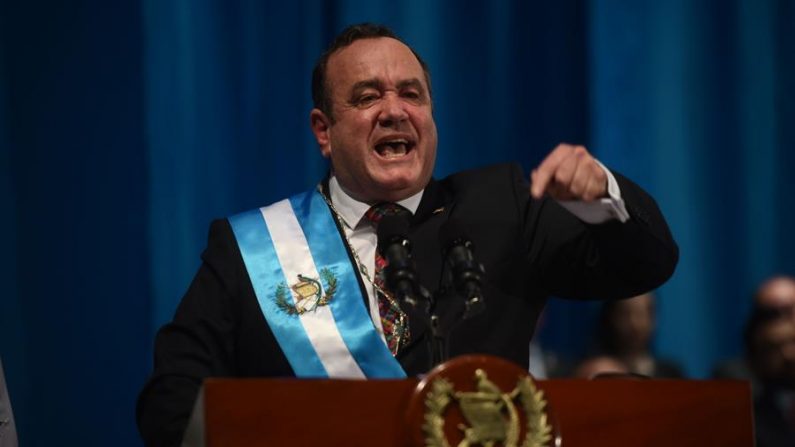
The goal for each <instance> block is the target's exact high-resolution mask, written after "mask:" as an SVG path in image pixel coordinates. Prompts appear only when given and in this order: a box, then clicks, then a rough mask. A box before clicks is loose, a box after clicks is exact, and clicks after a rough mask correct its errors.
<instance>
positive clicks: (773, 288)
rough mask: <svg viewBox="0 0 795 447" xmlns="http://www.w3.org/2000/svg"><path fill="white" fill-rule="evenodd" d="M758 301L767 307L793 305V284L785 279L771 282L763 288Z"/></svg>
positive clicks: (794, 303) (794, 285)
mask: <svg viewBox="0 0 795 447" xmlns="http://www.w3.org/2000/svg"><path fill="white" fill-rule="evenodd" d="M759 301H760V304H762V305H763V306H769V307H783V306H792V305H795V283H793V282H792V281H791V280H789V279H786V278H780V279H774V280H771V281H769V282H768V283H767V284H765V285H764V286H763V288H762V291H761V293H760V294H759Z"/></svg>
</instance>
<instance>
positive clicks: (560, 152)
mask: <svg viewBox="0 0 795 447" xmlns="http://www.w3.org/2000/svg"><path fill="white" fill-rule="evenodd" d="M567 148H568V145H564V144H559V145H558V147H556V148H555V149H554V150H553V151H552V152H551V153H550V154H549V155H547V158H545V159H544V161H542V162H541V164H540V165H538V168H536V169H535V170H534V171H533V174H532V175H531V177H530V179H531V182H532V185H531V187H530V194H532V196H533V198H535V199H540V198H541V196H543V195H544V192H545V191H546V190H547V186H548V185H549V182H550V180H551V179H552V178H553V177H554V175H555V171H556V170H557V168H558V166H559V165H560V163H561V162H562V161H563V159H564V158H566V151H567Z"/></svg>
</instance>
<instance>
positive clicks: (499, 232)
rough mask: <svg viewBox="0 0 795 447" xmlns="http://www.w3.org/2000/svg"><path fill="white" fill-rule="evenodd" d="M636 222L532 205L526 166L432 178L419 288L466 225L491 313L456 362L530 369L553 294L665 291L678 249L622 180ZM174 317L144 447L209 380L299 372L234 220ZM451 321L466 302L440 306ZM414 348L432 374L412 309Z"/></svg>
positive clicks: (151, 389)
mask: <svg viewBox="0 0 795 447" xmlns="http://www.w3.org/2000/svg"><path fill="white" fill-rule="evenodd" d="M616 177H617V180H618V182H619V186H620V188H621V194H622V197H623V198H624V200H625V203H626V205H627V208H628V211H629V213H630V216H631V218H630V220H629V221H628V222H626V223H624V224H621V223H619V222H618V221H615V222H609V223H605V224H601V225H586V224H584V223H583V222H582V221H580V220H579V219H577V218H576V217H574V216H573V215H571V214H570V213H569V212H568V211H566V210H565V209H563V208H562V207H561V206H560V205H558V204H557V203H556V202H555V201H554V200H548V199H544V200H539V201H537V200H533V199H531V198H530V196H529V193H528V185H527V183H526V181H525V177H524V175H523V174H522V172H521V169H520V168H519V167H518V166H515V165H498V166H493V167H488V168H483V169H478V170H473V171H467V172H462V173H458V174H455V175H452V176H450V177H447V178H445V179H443V180H440V181H431V183H430V184H429V185H428V186H427V188H426V189H425V193H424V195H423V198H422V201H421V203H420V205H419V208H418V209H417V212H416V213H415V215H414V217H413V220H412V226H411V229H410V234H409V238H410V239H411V240H412V242H413V257H414V260H415V262H416V266H417V271H418V274H419V276H420V281H421V282H422V283H423V285H424V286H425V287H426V288H427V289H429V290H431V291H433V290H437V289H438V288H439V286H440V278H441V277H442V265H443V263H442V254H441V250H440V247H439V245H440V243H439V229H440V227H441V226H442V224H443V223H444V222H446V221H448V220H450V219H456V220H457V221H458V222H459V224H460V226H461V227H463V228H465V229H466V231H467V235H468V237H469V238H470V239H471V240H472V242H473V243H474V246H475V253H476V256H477V259H478V260H479V261H480V262H482V263H483V264H484V266H485V269H486V280H485V284H484V286H483V293H484V296H485V297H486V300H487V302H486V309H485V311H484V312H483V313H481V314H479V315H477V316H475V317H474V318H472V319H469V320H467V321H464V322H462V323H461V324H460V325H458V327H457V328H456V329H455V330H454V331H453V333H452V334H451V336H450V340H449V342H450V343H449V345H450V355H451V357H452V356H457V355H461V354H467V353H486V354H493V355H497V356H500V357H503V358H506V359H509V360H512V361H514V362H516V363H518V364H520V365H527V362H528V345H529V342H530V338H531V336H532V334H533V330H534V328H535V323H536V318H537V317H538V314H539V313H540V311H541V309H542V308H543V306H544V304H545V302H546V299H547V296H549V295H556V296H562V297H569V298H578V299H585V298H600V299H609V298H619V297H628V296H634V295H638V294H640V293H642V292H645V291H648V290H650V289H652V288H655V287H657V286H659V285H660V284H662V283H663V282H664V281H665V280H666V279H668V277H669V276H670V275H671V274H672V273H673V270H674V267H675V265H676V262H677V256H678V251H677V247H676V244H675V243H674V241H673V239H672V238H671V234H670V232H669V230H668V227H667V226H666V223H665V221H664V219H663V217H662V215H661V214H660V212H659V210H658V208H657V206H656V204H655V203H654V201H653V199H651V197H649V196H648V195H647V194H646V193H644V192H643V191H642V190H640V188H638V187H637V186H636V185H634V184H632V183H631V182H629V181H628V180H626V179H624V178H623V177H621V176H620V175H617V174H616ZM202 259H203V261H204V262H203V263H202V265H201V267H200V268H199V271H198V273H197V274H196V277H195V278H194V280H193V283H192V284H191V286H190V288H189V290H188V292H187V294H186V295H185V297H184V298H183V300H182V302H181V304H180V305H179V308H178V309H177V313H176V315H175V317H174V320H173V322H171V323H169V324H167V325H166V326H164V327H163V328H162V329H161V330H160V332H159V333H158V336H157V340H156V345H155V369H154V373H153V374H152V376H151V378H150V380H149V382H148V383H147V385H146V387H145V388H144V390H143V391H142V393H141V396H140V398H139V402H138V424H139V428H140V430H141V433H142V435H143V437H144V440H145V441H146V443H147V445H151V446H156V445H158V446H159V445H174V444H176V443H178V441H179V439H180V437H181V435H182V432H183V430H184V428H185V425H186V423H187V418H188V415H189V412H190V410H191V407H192V405H193V402H194V400H195V397H196V393H197V391H198V388H199V386H200V385H201V382H202V380H203V379H204V378H206V377H210V376H228V377H283V376H293V371H292V369H291V367H290V365H289V363H288V362H287V360H286V358H285V356H284V354H283V353H282V351H281V349H280V348H279V346H278V344H277V343H276V340H275V338H274V336H273V334H272V332H271V331H270V329H269V328H268V326H267V324H266V322H265V318H264V316H263V315H262V313H261V311H260V308H259V305H258V303H257V300H256V298H255V295H254V291H253V289H252V286H251V282H250V280H249V278H248V275H247V273H246V270H245V267H244V265H243V262H242V259H241V256H240V252H239V250H238V246H237V243H236V242H235V238H234V235H233V234H232V231H231V228H230V226H229V222H228V221H227V220H225V219H224V220H219V221H215V222H213V224H212V226H211V228H210V236H209V241H208V246H207V249H206V250H205V252H204V254H203V255H202ZM438 308H439V313H440V314H441V315H442V318H443V319H444V318H445V317H447V318H448V319H452V318H457V317H458V316H459V315H460V313H459V311H460V309H461V303H460V301H459V300H456V299H452V298H450V299H442V300H440V301H439V304H438ZM409 317H410V325H411V333H412V342H411V343H410V344H409V345H408V346H406V347H405V348H404V349H402V350H401V352H400V353H399V354H398V356H397V359H398V360H399V361H400V363H401V364H402V365H403V368H404V369H405V370H406V372H407V374H409V375H415V374H419V373H422V372H425V371H426V370H427V369H428V365H429V353H428V349H427V346H426V343H425V340H426V339H425V337H426V336H427V332H428V331H426V329H425V325H424V324H423V320H424V319H423V318H421V317H420V316H416V315H412V314H411V313H410V314H409Z"/></svg>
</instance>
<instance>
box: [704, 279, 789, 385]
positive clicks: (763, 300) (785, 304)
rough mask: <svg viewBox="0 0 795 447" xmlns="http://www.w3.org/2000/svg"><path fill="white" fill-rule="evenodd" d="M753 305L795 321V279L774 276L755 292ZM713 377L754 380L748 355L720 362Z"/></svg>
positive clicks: (714, 370)
mask: <svg viewBox="0 0 795 447" xmlns="http://www.w3.org/2000/svg"><path fill="white" fill-rule="evenodd" d="M753 306H754V308H759V309H769V310H771V311H773V312H775V313H778V314H780V315H781V316H782V317H786V318H789V319H791V320H792V321H793V323H795V279H793V278H791V277H788V276H774V277H772V278H770V279H768V280H766V281H765V282H763V283H762V285H760V286H759V288H758V289H757V291H756V293H755V294H754V297H753ZM712 377H713V378H715V379H740V380H751V381H752V382H754V376H753V374H752V373H751V370H750V368H749V366H748V362H747V357H737V358H734V359H729V360H727V361H724V362H721V363H719V364H718V365H717V366H715V368H714V369H713V371H712ZM755 385H756V384H755V383H754V389H756V386H755Z"/></svg>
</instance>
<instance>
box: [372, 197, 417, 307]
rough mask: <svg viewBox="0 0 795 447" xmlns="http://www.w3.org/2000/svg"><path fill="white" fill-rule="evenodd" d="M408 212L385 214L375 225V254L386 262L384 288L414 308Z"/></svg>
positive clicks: (414, 293)
mask: <svg viewBox="0 0 795 447" xmlns="http://www.w3.org/2000/svg"><path fill="white" fill-rule="evenodd" d="M410 216H411V213H409V212H408V211H405V210H404V211H402V212H399V213H397V214H394V215H386V216H384V217H383V218H381V221H380V222H379V223H378V230H377V235H378V245H377V247H378V252H379V253H380V254H381V256H383V257H384V259H386V261H387V265H386V269H385V273H386V286H387V288H388V289H389V290H390V291H392V292H393V293H394V294H395V296H396V297H397V298H398V299H399V300H401V301H403V302H405V303H407V304H408V305H410V306H411V307H412V308H413V307H416V306H417V296H418V294H417V293H416V292H417V290H418V286H417V274H416V272H415V270H414V263H413V262H412V259H411V242H409V239H408V237H407V236H406V235H407V234H408V232H409V217H410Z"/></svg>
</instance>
